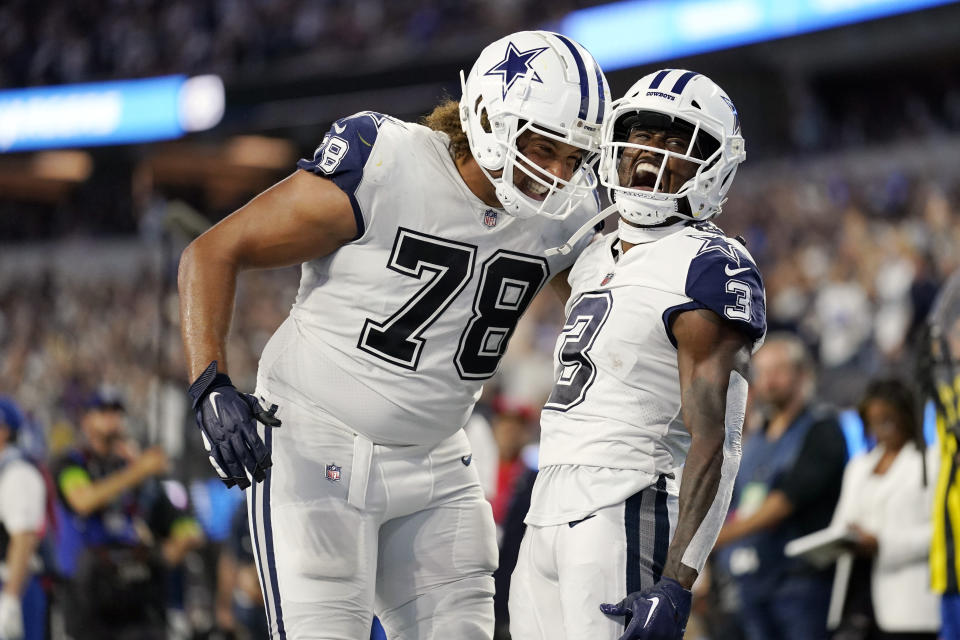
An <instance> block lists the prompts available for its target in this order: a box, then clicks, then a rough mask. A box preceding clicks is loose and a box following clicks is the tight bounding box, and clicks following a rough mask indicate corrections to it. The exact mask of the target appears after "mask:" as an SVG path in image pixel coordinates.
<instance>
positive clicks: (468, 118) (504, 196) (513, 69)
mask: <svg viewBox="0 0 960 640" xmlns="http://www.w3.org/2000/svg"><path fill="white" fill-rule="evenodd" d="M460 82H461V85H462V89H463V97H462V98H461V99H460V123H461V125H462V126H463V130H464V132H465V133H466V134H467V140H468V141H469V143H470V152H471V153H472V154H473V157H474V159H476V161H477V164H478V165H480V168H481V170H482V171H483V172H484V174H485V175H486V176H487V178H488V179H489V180H490V181H491V182H492V183H493V185H494V187H495V188H496V193H497V198H498V199H499V200H500V202H501V203H502V204H503V207H504V210H505V211H506V212H507V213H509V214H512V215H514V216H517V217H519V218H528V217H531V216H534V215H542V216H547V217H550V218H556V219H563V218H565V217H566V216H568V215H569V214H570V213H571V212H572V211H573V210H574V209H575V208H576V207H577V205H578V204H580V203H581V202H582V201H583V200H584V199H585V198H588V197H589V198H592V197H593V195H594V190H595V189H596V188H597V177H596V175H595V174H594V172H593V167H592V164H593V161H594V160H595V158H596V155H597V154H598V153H599V151H600V126H601V124H602V122H603V118H604V115H605V114H606V110H607V107H608V105H609V104H610V89H609V88H608V86H607V80H606V78H605V77H604V75H603V72H602V71H601V70H600V67H599V65H597V63H596V61H595V60H594V59H593V56H591V55H590V53H589V52H587V50H586V49H584V48H583V47H582V46H581V45H579V44H578V43H576V42H574V41H573V40H571V39H570V38H567V37H566V36H563V35H560V34H557V33H551V32H549V31H520V32H517V33H514V34H511V35H509V36H506V37H505V38H501V39H500V40H497V41H496V42H494V43H493V44H491V45H489V46H488V47H486V48H485V49H484V50H483V51H482V52H481V53H480V57H479V58H477V61H476V63H474V65H473V68H472V69H471V70H470V73H469V74H468V75H466V76H465V75H464V74H463V72H462V71H461V72H460ZM527 131H531V132H535V133H538V134H540V135H543V136H546V137H549V138H553V139H554V140H559V141H561V142H565V143H567V144H571V145H575V146H577V147H580V148H582V149H584V150H585V152H586V154H585V156H584V159H583V162H581V163H580V165H579V166H578V167H577V169H576V170H575V171H574V173H573V175H572V176H571V178H570V179H569V180H562V179H560V178H557V177H555V176H553V175H551V174H550V173H547V172H545V171H541V170H538V167H537V165H536V164H534V163H533V162H532V161H531V160H530V159H528V158H527V157H526V156H525V155H524V154H522V153H521V152H520V151H519V150H518V149H517V139H518V138H519V137H520V135H521V134H523V133H525V132H527ZM515 168H516V169H519V170H520V171H521V172H523V173H524V174H525V175H526V176H527V178H528V179H529V181H528V183H527V184H528V185H529V186H530V187H532V188H533V189H534V190H536V191H540V190H542V191H543V194H544V195H543V196H542V199H540V200H538V199H535V198H533V197H530V196H528V195H526V194H524V193H523V192H522V191H521V190H520V189H519V188H518V187H516V186H515V185H514V183H513V175H514V169H515ZM493 171H501V172H502V173H500V175H499V177H494V176H492V175H491V172H493ZM530 181H532V182H530Z"/></svg>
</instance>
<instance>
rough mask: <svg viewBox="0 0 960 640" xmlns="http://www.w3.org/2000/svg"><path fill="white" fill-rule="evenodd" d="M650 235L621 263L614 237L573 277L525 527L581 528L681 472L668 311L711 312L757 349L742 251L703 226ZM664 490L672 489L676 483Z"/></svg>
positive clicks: (762, 323)
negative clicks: (576, 524) (590, 517)
mask: <svg viewBox="0 0 960 640" xmlns="http://www.w3.org/2000/svg"><path fill="white" fill-rule="evenodd" d="M652 233H660V237H659V239H656V240H654V241H651V242H648V243H646V244H639V245H637V246H635V247H633V248H632V249H630V251H628V252H626V253H625V254H622V255H621V254H620V242H619V238H618V234H616V233H612V234H609V235H608V236H606V237H604V238H603V239H602V240H600V241H598V242H595V243H594V244H592V245H591V246H590V247H588V248H587V250H586V251H584V252H583V255H581V257H580V259H579V260H578V261H577V263H576V265H574V267H573V269H572V270H571V272H570V277H569V282H570V285H571V296H570V300H569V301H568V303H567V308H566V314H567V321H566V324H565V326H564V328H563V333H561V334H560V336H559V338H558V339H557V346H556V349H555V373H556V376H555V383H554V388H553V392H552V393H551V395H550V398H549V399H548V400H547V403H546V405H545V406H544V410H543V412H542V414H541V440H540V468H541V472H540V475H539V477H538V478H537V482H536V485H535V486H534V492H533V499H532V503H531V507H530V512H529V514H528V516H527V520H526V521H527V523H528V524H535V525H540V526H546V525H550V524H560V523H563V522H570V521H573V520H577V519H579V518H583V517H585V516H587V515H590V514H591V513H593V512H594V511H596V510H597V509H599V508H602V507H605V506H609V505H612V504H616V503H618V502H622V501H623V500H625V499H626V498H628V497H630V496H631V495H633V494H635V493H637V492H638V491H640V490H642V489H644V488H645V487H647V486H649V485H651V484H653V483H654V482H655V481H656V478H658V477H659V476H661V475H665V476H668V478H669V475H670V474H672V473H674V472H675V471H676V470H677V468H678V467H680V466H681V465H682V464H683V462H684V460H685V458H686V453H687V449H688V447H689V443H690V436H689V434H688V432H687V430H686V428H685V426H684V424H683V417H682V416H681V413H680V380H679V372H678V367H677V350H676V341H675V338H674V336H673V334H672V332H671V329H670V318H671V316H672V315H673V314H674V313H675V312H678V311H684V310H690V309H698V308H704V309H710V310H712V311H714V312H716V313H717V314H718V315H720V316H721V317H724V318H726V319H727V320H728V321H730V322H732V323H734V324H735V325H737V326H738V327H740V328H741V329H742V330H743V331H744V333H746V334H747V335H748V336H749V337H750V338H751V339H752V340H754V345H755V348H756V347H758V346H759V345H760V344H761V342H762V340H763V336H764V333H765V330H766V312H765V300H764V292H763V284H762V281H761V278H760V272H759V271H758V270H757V267H756V265H755V264H754V261H753V258H752V257H751V256H750V254H749V253H748V252H747V250H746V248H745V247H744V246H743V245H742V244H740V243H739V242H737V241H736V240H733V239H730V238H727V237H726V236H724V235H723V233H722V232H721V231H720V230H719V229H718V228H717V227H716V226H714V225H712V224H709V223H706V224H704V223H701V224H694V225H689V226H683V227H680V228H679V229H672V230H664V231H663V232H657V231H654V232H652ZM674 476H676V474H675V473H674ZM669 480H670V481H669V484H668V489H672V490H673V491H675V486H676V485H675V483H676V480H677V478H676V477H674V478H669Z"/></svg>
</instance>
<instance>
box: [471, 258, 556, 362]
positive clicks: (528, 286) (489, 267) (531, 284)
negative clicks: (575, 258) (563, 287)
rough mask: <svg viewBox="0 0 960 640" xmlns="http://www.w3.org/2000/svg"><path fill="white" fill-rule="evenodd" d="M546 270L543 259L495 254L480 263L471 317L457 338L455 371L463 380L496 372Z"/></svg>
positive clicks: (548, 270)
mask: <svg viewBox="0 0 960 640" xmlns="http://www.w3.org/2000/svg"><path fill="white" fill-rule="evenodd" d="M549 273H550V269H549V267H548V266H547V261H546V260H545V259H544V258H538V257H534V256H527V255H524V254H522V253H514V252H512V251H504V250H503V249H501V250H499V251H497V252H496V253H495V254H493V256H492V257H491V258H490V259H489V260H487V261H486V262H484V263H483V271H482V273H481V276H480V286H479V287H477V294H476V295H475V296H474V298H473V317H472V318H471V319H470V322H469V323H468V324H467V328H466V329H465V330H464V332H463V335H462V336H460V348H459V349H457V357H456V364H457V371H458V372H459V373H460V377H461V378H463V379H464V380H484V379H486V378H489V377H490V376H492V375H493V374H494V373H496V372H497V366H498V365H499V364H500V358H501V357H502V356H503V352H504V351H505V350H506V348H507V343H508V342H509V341H510V336H511V335H512V334H513V330H514V328H515V327H516V326H517V321H518V320H519V319H520V316H522V315H523V312H524V311H526V309H527V306H528V305H529V304H530V301H531V300H533V297H534V296H535V295H537V292H538V291H539V290H540V287H542V286H543V284H544V283H545V282H546V281H547V276H548V275H549Z"/></svg>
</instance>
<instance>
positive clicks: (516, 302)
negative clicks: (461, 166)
mask: <svg viewBox="0 0 960 640" xmlns="http://www.w3.org/2000/svg"><path fill="white" fill-rule="evenodd" d="M447 143H448V138H447V136H446V135H445V134H443V133H439V132H436V131H433V130H431V129H428V128H426V127H423V126H421V125H417V124H411V123H405V122H401V121H399V120H396V119H394V118H390V117H387V116H384V115H381V114H378V113H372V112H362V113H359V114H356V115H354V116H350V117H348V118H344V119H341V120H338V121H337V122H335V123H334V124H333V126H332V128H331V129H330V132H329V133H328V134H327V136H326V137H325V138H324V141H323V143H322V144H321V145H320V147H319V148H318V149H317V151H316V152H315V154H314V157H313V159H312V160H301V161H300V162H299V163H298V166H299V167H300V168H301V169H303V170H306V171H311V172H313V173H316V174H317V175H319V176H323V177H326V178H330V179H332V180H333V181H334V182H335V183H336V184H337V185H338V186H339V187H340V188H341V189H343V191H344V192H345V193H346V194H347V195H348V196H349V197H350V201H351V203H352V205H353V208H354V215H355V216H356V221H357V228H358V234H357V237H356V238H355V239H354V240H353V241H352V242H350V243H348V244H346V245H344V246H343V247H341V248H339V249H338V250H337V251H335V252H333V253H332V254H331V255H329V256H326V257H324V258H318V259H316V260H311V261H309V262H306V263H304V264H303V268H302V277H301V281H300V290H299V293H298V294H297V299H296V302H295V303H294V306H293V310H292V312H291V314H290V317H289V318H288V319H287V320H286V321H285V322H284V324H283V325H282V326H281V327H280V328H279V329H278V330H277V332H276V333H275V334H274V336H273V338H271V340H270V342H269V344H268V345H267V347H266V348H265V350H264V352H263V355H262V357H261V359H260V368H259V372H258V389H261V390H264V391H266V392H267V393H268V394H269V393H273V394H275V395H277V396H279V397H281V398H287V399H289V400H292V401H295V402H298V403H300V404H303V405H306V406H308V407H315V408H316V409H318V410H320V411H323V412H325V413H327V414H329V416H331V417H332V418H334V419H335V420H337V421H339V422H340V423H342V424H343V425H344V426H346V427H347V428H349V429H351V430H353V431H355V432H358V433H361V434H363V435H365V436H366V437H368V438H370V439H371V440H373V441H374V442H376V443H383V444H429V443H436V442H440V441H442V440H443V439H444V438H446V437H448V436H450V435H451V434H452V433H454V432H456V431H457V430H458V429H460V428H461V427H462V426H463V425H464V424H465V423H466V421H467V419H468V417H469V415H470V412H471V409H472V407H473V405H474V403H475V402H476V400H477V398H478V397H479V394H480V389H481V386H482V384H483V381H484V380H486V379H488V378H490V377H491V376H492V375H493V374H494V373H495V372H496V370H497V366H498V364H499V362H500V358H501V356H502V355H503V353H504V352H505V350H506V347H507V342H508V340H509V339H510V336H511V334H512V333H513V330H514V327H515V326H516V323H517V320H518V319H519V317H520V315H521V314H522V313H523V311H524V310H525V309H526V308H527V306H528V305H529V303H530V301H531V300H532V299H533V297H534V296H535V295H536V293H537V292H538V291H539V290H540V289H541V287H543V286H544V284H546V282H547V281H548V280H549V279H550V277H552V276H553V275H554V274H556V273H557V272H559V271H562V270H564V269H566V268H567V267H569V266H570V264H571V263H572V262H573V259H574V257H575V256H574V255H571V256H553V257H550V258H546V257H544V251H545V250H546V249H548V248H550V247H555V246H558V245H561V244H563V243H564V241H565V240H566V239H567V238H569V237H570V236H571V235H572V234H573V232H574V231H575V230H576V229H578V228H579V227H580V226H581V225H582V224H584V223H585V222H586V221H587V220H588V219H589V218H590V217H592V216H593V215H594V214H595V213H596V212H597V207H598V203H597V202H596V201H594V200H590V202H589V203H588V204H587V205H586V206H584V207H582V208H581V209H580V210H579V211H577V212H576V213H575V214H573V215H571V216H569V217H568V218H567V220H566V221H564V222H556V221H551V220H548V219H546V218H542V217H534V218H531V219H526V220H521V219H518V218H514V217H511V216H508V215H506V214H505V213H504V212H503V211H502V210H498V209H492V208H491V207H489V206H488V205H486V204H484V203H483V202H482V201H481V200H480V199H479V198H477V196H475V195H474V194H473V193H472V192H471V191H470V189H469V188H468V187H467V185H466V184H465V183H464V181H463V179H462V178H461V177H460V174H459V172H458V170H457V167H456V165H455V164H454V162H453V159H452V158H451V156H450V153H449V151H448V149H447ZM583 244H584V245H585V244H586V242H585V243H583ZM582 247H583V245H581V246H580V247H578V248H580V249H582ZM574 253H576V252H574Z"/></svg>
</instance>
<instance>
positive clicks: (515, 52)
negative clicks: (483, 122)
mask: <svg viewBox="0 0 960 640" xmlns="http://www.w3.org/2000/svg"><path fill="white" fill-rule="evenodd" d="M546 50H547V47H539V48H534V49H528V50H526V51H520V50H519V49H517V47H516V45H514V44H513V43H512V42H509V43H507V51H506V53H505V54H504V55H503V60H501V61H500V62H498V63H497V64H495V65H493V66H492V67H490V69H489V70H488V71H487V72H486V73H484V74H483V75H485V76H500V78H501V79H502V80H503V97H504V98H506V97H507V92H508V91H509V90H510V87H512V86H513V83H514V82H516V81H517V78H525V77H527V76H528V75H529V74H531V73H532V74H533V75H532V76H531V78H530V79H531V80H532V81H533V82H539V83H541V84H542V83H543V80H541V79H540V76H539V75H537V72H536V71H534V69H533V67H531V66H530V63H531V62H533V59H534V58H536V57H537V56H538V55H540V54H541V53H543V52H544V51H546Z"/></svg>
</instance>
